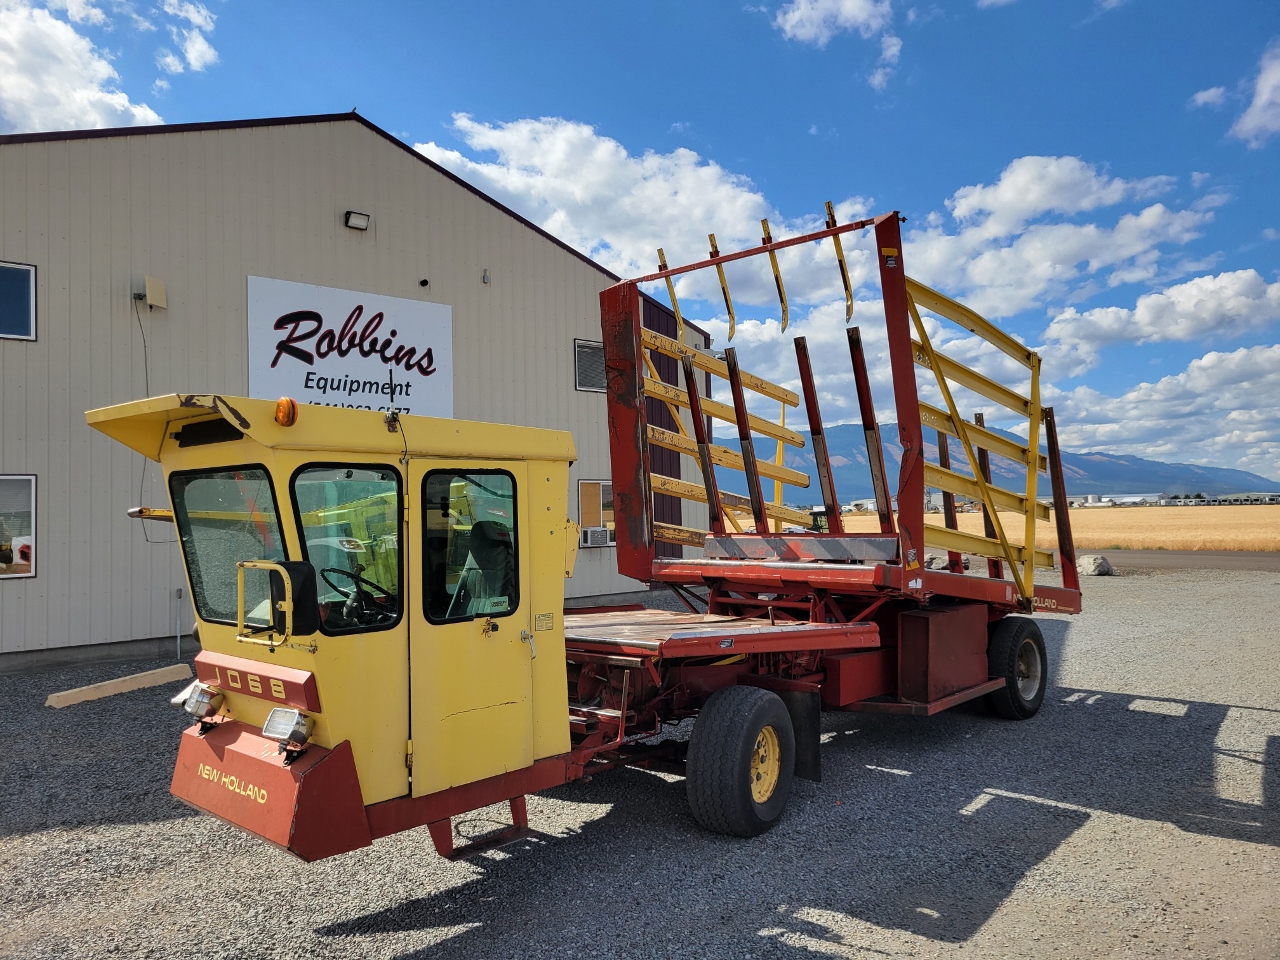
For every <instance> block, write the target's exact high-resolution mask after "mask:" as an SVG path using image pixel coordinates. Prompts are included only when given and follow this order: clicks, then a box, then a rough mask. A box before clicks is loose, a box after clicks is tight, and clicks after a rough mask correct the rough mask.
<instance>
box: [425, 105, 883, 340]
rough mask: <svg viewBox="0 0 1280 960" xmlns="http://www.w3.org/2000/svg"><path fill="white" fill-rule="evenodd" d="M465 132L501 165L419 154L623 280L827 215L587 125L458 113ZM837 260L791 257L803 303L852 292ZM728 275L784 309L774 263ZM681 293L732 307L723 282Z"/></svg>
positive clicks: (752, 297)
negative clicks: (638, 149)
mask: <svg viewBox="0 0 1280 960" xmlns="http://www.w3.org/2000/svg"><path fill="white" fill-rule="evenodd" d="M453 129H454V131H455V132H456V133H457V134H458V136H460V137H461V138H462V140H463V141H464V142H465V143H466V145H467V146H468V147H469V148H470V149H471V150H472V151H476V152H480V153H492V154H493V159H491V160H487V161H486V160H474V159H471V158H469V157H466V156H464V155H463V154H462V153H460V152H459V151H457V150H452V149H449V148H447V147H443V146H441V145H439V144H437V143H434V142H431V143H420V144H417V145H416V146H415V149H417V150H420V151H421V152H422V153H424V154H425V155H426V156H428V157H430V158H431V159H433V160H435V161H436V162H437V163H440V164H441V165H442V166H444V167H447V168H448V169H450V170H452V171H454V172H455V173H457V174H458V175H460V176H462V177H464V178H465V179H467V180H468V181H470V182H472V183H474V184H476V185H477V186H479V187H480V188H481V189H483V190H485V191H486V192H488V193H490V194H492V195H493V196H495V197H497V198H498V199H500V200H502V201H503V202H504V203H506V204H508V205H509V206H511V207H512V208H514V209H516V210H518V211H519V212H520V213H522V214H523V215H524V216H526V217H528V218H529V219H530V220H532V221H534V222H535V223H537V224H539V225H540V226H542V227H544V228H545V229H547V230H548V231H550V232H551V233H553V234H554V235H556V236H557V237H560V238H561V239H562V240H564V241H565V242H567V243H569V244H571V245H572V246H574V247H576V248H577V249H579V250H581V251H583V252H584V253H586V254H588V255H590V256H591V257H593V258H594V259H596V260H597V261H598V262H599V263H601V264H603V265H604V266H606V267H608V268H609V269H610V270H613V271H614V272H615V273H618V274H619V275H621V276H639V275H642V274H647V273H651V272H653V271H654V270H656V269H657V252H656V251H657V248H658V247H662V248H663V249H664V250H665V252H666V255H667V261H668V262H669V263H672V264H676V263H686V262H690V261H693V260H700V259H703V258H704V257H706V256H707V252H708V239H707V233H708V231H709V230H714V231H715V233H716V240H717V242H718V244H719V247H720V249H721V250H722V251H728V250H734V249H740V248H742V247H748V246H754V245H755V244H758V243H759V242H760V236H761V234H760V229H761V228H760V220H761V219H762V218H766V217H767V218H769V221H770V226H771V228H772V231H773V235H774V237H775V238H782V237H785V236H787V235H788V234H794V233H797V232H802V231H804V230H812V229H817V228H818V226H819V225H820V220H819V216H818V214H819V211H818V210H815V211H814V215H813V216H812V217H810V218H808V219H805V218H801V219H798V220H789V219H787V218H784V217H783V216H781V215H780V214H779V213H778V211H776V210H775V209H774V208H773V207H772V206H771V205H770V204H769V203H768V202H767V201H766V200H765V198H764V196H763V194H761V193H760V191H759V190H758V189H757V188H756V187H755V185H754V184H753V183H752V182H751V181H750V180H749V179H748V178H746V177H743V176H740V175H738V174H734V173H731V172H729V171H728V170H725V169H724V168H723V167H721V166H720V165H719V164H717V163H715V162H713V161H709V160H707V159H705V158H703V157H701V156H700V155H699V154H697V153H696V152H694V151H693V150H689V149H686V148H679V149H676V150H673V151H671V152H670V153H656V152H653V151H647V152H645V153H643V154H639V155H634V154H631V153H629V152H628V151H627V149H626V148H625V147H624V146H623V145H622V144H620V143H618V142H617V141H616V140H613V139H612V138H610V137H606V136H602V135H600V134H598V133H597V132H596V131H595V130H594V129H593V128H592V127H590V126H588V125H587V124H583V123H575V122H572V121H569V120H564V119H560V118H556V117H544V118H541V119H537V120H532V119H529V120H517V121H514V122H511V123H501V124H486V123H480V122H478V121H476V120H474V119H472V118H471V117H469V116H467V115H466V114H457V115H455V116H454V120H453ZM865 209H866V204H865V201H863V200H862V199H861V198H856V197H855V198H851V199H848V200H845V201H843V202H842V203H840V204H838V205H837V210H836V212H837V216H838V217H839V218H840V220H841V222H846V221H848V220H850V219H856V218H857V217H859V216H861V215H863V213H864V212H865ZM830 250H831V248H830V246H829V245H824V247H823V248H821V249H814V250H808V249H801V248H793V249H790V250H784V251H782V252H781V253H780V254H779V260H780V262H781V264H782V269H783V271H784V276H786V277H788V278H789V282H790V280H791V279H794V281H795V282H794V286H795V288H796V291H795V292H796V299H797V301H798V302H801V303H804V302H808V303H816V302H823V301H825V300H828V299H831V298H832V297H833V296H834V295H835V293H836V291H838V290H839V289H840V279H839V274H838V273H837V272H836V270H835V261H834V257H833V255H832V254H831V252H830ZM849 264H850V270H851V273H852V274H854V279H855V282H861V280H862V279H865V277H867V276H869V275H870V273H871V271H872V270H873V269H874V263H873V261H872V258H871V255H870V252H869V250H857V249H851V250H850V251H849ZM726 271H727V273H728V275H729V280H730V283H731V285H732V290H733V294H734V297H735V299H740V300H741V303H742V304H743V305H744V306H745V305H747V304H760V303H769V302H773V303H774V304H775V305H776V302H777V301H776V292H775V289H774V284H773V278H772V275H771V274H770V273H769V272H768V266H767V264H766V265H757V264H755V263H752V264H750V265H741V266H737V267H736V268H735V266H734V265H730V267H728V268H726ZM677 290H678V292H679V295H680V296H682V297H685V296H694V295H696V296H700V297H703V298H706V299H712V298H714V299H715V300H719V298H720V289H719V286H718V285H717V284H716V280H715V277H714V275H712V276H704V275H702V274H698V275H695V276H694V277H690V278H687V279H682V280H681V281H679V282H678V284H677ZM749 315H753V314H749V313H744V314H743V316H749Z"/></svg>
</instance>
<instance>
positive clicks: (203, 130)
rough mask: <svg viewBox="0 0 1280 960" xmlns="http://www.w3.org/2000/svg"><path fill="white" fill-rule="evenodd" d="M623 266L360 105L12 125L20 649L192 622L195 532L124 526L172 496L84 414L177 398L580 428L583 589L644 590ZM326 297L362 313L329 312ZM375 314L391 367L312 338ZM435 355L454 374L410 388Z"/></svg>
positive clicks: (11, 533)
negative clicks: (627, 450) (74, 127)
mask: <svg viewBox="0 0 1280 960" xmlns="http://www.w3.org/2000/svg"><path fill="white" fill-rule="evenodd" d="M616 279H617V278H616V277H614V276H613V275H612V274H611V273H610V272H609V271H607V270H605V269H604V268H603V267H601V266H600V265H599V264H597V263H595V262H593V261H592V260H591V259H589V258H588V257H586V256H584V255H583V254H581V253H579V252H578V251H576V250H574V249H572V248H571V247H569V246H568V245H566V244H565V243H563V242H561V241H559V240H557V239H556V238H555V237H553V236H551V235H550V234H548V233H546V232H545V231H543V230H541V229H540V228H538V227H537V226H535V225H534V224H532V223H530V222H529V221H527V220H525V219H524V218H522V217H520V216H519V215H518V214H516V213H514V212H513V211H511V210H509V209H508V208H506V207H504V206H503V205H502V204H500V203H498V202H497V201H495V200H494V199H492V198H491V197H488V196H486V195H485V194H483V193H481V192H480V191H478V190H477V189H475V188H474V187H472V186H471V185H469V184H467V183H465V182H464V181H462V180H460V179H459V178H458V177H456V176H454V175H453V174H451V173H449V172H448V171H446V170H444V169H443V168H441V167H440V166H438V165H436V164H434V163H432V162H431V161H430V160H428V159H427V158H425V157H424V156H422V155H421V154H419V153H417V152H416V151H414V150H413V149H412V148H411V147H409V146H408V145H407V144H405V143H402V142H401V141H399V140H397V139H396V138H395V137H393V136H391V135H390V134H388V133H387V132H385V131H383V130H381V129H379V128H378V127H377V126H375V125H373V124H372V123H370V122H369V121H367V120H365V119H364V118H363V117H360V116H358V115H357V114H354V113H351V114H336V115H325V116H309V117H291V118H283V119H269V120H253V121H245V122H226V123H201V124H181V125H171V126H156V127H134V128H123V129H111V130H92V131H76V132H66V133H47V134H20V135H11V136H2V137H0V654H4V653H11V652H17V651H33V650H42V649H47V648H56V647H68V646H76V645H82V644H99V643H109V642H117V641H125V640H133V639H143V638H154V637H163V636H169V637H172V636H174V634H175V632H176V631H182V632H185V631H189V629H190V625H191V622H192V621H191V614H190V609H189V602H188V601H187V600H186V599H185V598H183V597H182V596H180V591H183V588H184V587H185V584H184V580H183V573H182V567H181V564H180V560H179V556H178V552H177V551H178V548H177V546H176V543H175V535H174V530H173V528H172V526H171V525H169V524H163V523H157V522H153V521H136V520H131V519H129V518H128V517H127V515H126V510H127V509H128V508H129V507H132V506H136V505H156V506H164V505H165V504H166V502H167V495H166V492H165V490H164V487H163V482H162V478H161V477H160V475H159V472H158V469H157V468H156V466H155V465H154V464H151V465H150V466H148V465H147V464H146V463H145V462H144V461H143V460H142V458H141V457H139V456H138V455H137V454H132V453H130V452H129V451H127V450H125V449H124V448H123V447H121V446H120V445H118V444H113V443H111V442H110V441H109V440H107V439H106V438H104V437H102V436H100V435H98V434H95V433H93V432H92V431H90V430H89V429H88V427H87V426H86V425H85V421H84V411H85V410H87V409H90V408H93V407H100V406H104V405H108V404H113V403H120V402H124V401H127V400H132V399H136V398H139V397H142V396H145V395H160V394H166V393H174V392H179V391H181V392H200V393H219V394H228V395H258V396H264V397H267V398H268V399H273V398H274V397H275V396H279V395H281V394H282V393H285V392H286V390H287V391H288V392H289V394H290V395H293V396H295V398H296V399H298V400H299V401H300V402H304V401H313V402H339V403H358V404H361V405H370V404H376V403H377V402H378V401H379V400H381V401H382V402H383V403H386V402H387V396H388V391H390V396H391V398H392V399H393V400H394V401H395V403H397V404H399V403H404V404H405V409H409V410H410V411H411V412H413V413H428V414H430V415H437V416H439V415H451V416H453V417H456V418H458V419H468V420H487V421H494V422H505V423H514V424H523V425H528V426H539V427H555V428H559V429H568V430H571V431H572V433H573V436H574V439H575V442H576V444H577V454H578V460H577V462H576V464H575V466H574V468H573V471H572V477H571V484H572V488H571V491H570V503H571V505H573V506H571V509H580V510H581V515H580V517H579V518H578V519H580V521H581V522H583V523H584V525H585V526H588V527H595V528H597V529H596V530H594V531H591V532H589V534H588V535H587V536H584V539H590V540H591V542H592V543H593V545H598V548H595V549H592V548H587V549H583V550H582V551H581V552H580V554H579V560H578V564H577V572H576V573H575V575H574V577H573V579H572V581H571V582H570V583H569V584H568V585H567V587H568V595H569V596H572V597H580V596H592V595H599V594H607V593H615V592H623V591H628V590H634V589H637V588H638V587H639V585H638V584H637V583H636V582H635V581H633V580H629V579H627V578H624V577H622V576H620V575H619V574H618V573H617V571H616V568H615V560H614V551H613V550H612V549H608V547H607V544H608V542H609V539H610V537H609V534H608V530H607V528H608V526H609V524H610V521H611V488H610V487H609V486H608V481H609V479H610V474H609V447H608V437H607V432H606V431H607V427H606V416H605V397H604V394H603V386H604V382H603V378H604V366H603V356H602V354H601V352H600V349H599V341H600V310H599V300H598V295H599V292H600V291H601V290H602V289H603V288H605V287H607V286H609V285H611V284H612V283H613V282H615V281H616ZM304 285H305V286H304ZM320 302H323V303H325V304H328V305H329V307H328V308H327V309H330V310H337V311H339V312H338V313H334V314H332V315H328V314H326V315H325V316H323V318H322V319H321V320H320V321H316V320H313V319H309V317H310V314H315V315H316V316H317V317H319V316H320V314H321V313H323V310H321V309H320V308H318V307H317V306H316V303H320ZM352 305H354V306H352ZM348 307H350V310H351V312H350V313H348ZM357 307H358V308H359V309H361V310H365V314H364V315H363V316H361V315H360V314H359V313H357V312H356V308H357ZM375 307H376V308H377V310H378V316H379V317H381V316H382V315H383V313H384V312H385V314H386V316H387V317H390V318H391V319H390V321H388V322H387V325H386V326H384V327H382V328H381V329H380V331H378V333H379V335H381V336H382V337H383V341H382V343H383V350H382V361H383V363H382V365H381V366H378V368H377V369H378V370H379V371H385V372H382V373H380V374H378V375H374V374H373V373H370V372H368V369H367V365H366V369H365V372H363V373H361V372H360V371H359V370H356V371H355V375H349V373H348V372H343V373H342V376H341V377H338V376H336V374H337V373H338V371H337V370H336V368H335V369H334V371H333V372H334V374H335V375H334V376H328V377H325V376H324V375H323V374H322V373H321V368H322V365H321V364H320V363H319V359H318V358H322V357H324V354H325V351H324V347H323V346H322V345H321V346H318V345H319V344H321V341H322V340H323V338H324V336H325V334H324V333H320V335H319V336H314V334H315V333H317V332H319V331H320V330H321V329H322V327H324V329H327V330H330V331H332V334H331V339H330V341H329V347H330V352H332V347H333V344H334V343H335V342H341V341H342V337H343V336H344V333H346V334H348V338H347V339H348V344H347V346H348V348H349V349H350V348H351V347H352V346H359V347H360V348H361V351H358V352H362V349H363V346H364V345H365V341H364V339H363V337H364V334H363V333H362V334H361V340H360V343H359V344H358V345H357V344H356V343H355V338H356V335H357V332H358V331H365V332H367V329H366V328H367V326H368V325H369V324H370V323H372V321H371V320H370V316H371V315H372V314H373V312H374V308H375ZM366 308H367V309H366ZM289 310H292V311H293V312H289V313H287V315H286V313H282V312H281V311H289ZM397 311H399V314H397ZM308 312H309V313H308ZM647 312H648V313H652V316H653V321H652V322H653V324H654V325H655V326H660V327H665V326H667V325H668V324H670V325H674V318H673V317H672V316H671V314H670V313H669V312H668V311H667V310H666V309H665V308H663V307H661V306H660V305H658V304H657V303H651V304H650V310H649V311H647ZM304 313H306V314H307V316H305V317H304V316H302V315H303V314H304ZM397 315H400V317H401V321H402V322H401V324H400V326H401V327H403V328H404V329H395V328H394V324H395V322H396V316H397ZM352 316H355V317H356V320H354V321H352V320H351V317H352ZM287 317H293V318H294V320H293V321H291V322H292V326H290V321H288V320H287ZM299 317H302V319H298V318H299ZM273 320H274V321H275V322H274V324H273V323H272V321H273ZM646 322H648V321H646ZM344 323H345V324H346V325H345V326H343V324H344ZM307 324H310V325H307ZM374 329H375V330H376V331H377V330H378V328H377V326H376V324H375V325H374ZM300 331H301V332H300ZM424 331H426V332H424ZM308 332H310V333H311V334H313V336H312V337H311V340H310V342H309V343H306V344H302V343H301V340H305V339H306V336H305V335H304V334H306V333H308ZM664 332H666V331H665V330H664ZM334 335H336V336H334ZM697 335H698V337H699V345H703V346H709V341H708V340H706V338H705V335H703V334H702V333H701V331H697ZM264 337H265V338H267V339H264ZM415 337H418V338H419V339H418V340H415V339H414V338H415ZM423 337H425V338H427V339H426V340H423V339H421V338H423ZM290 338H293V340H294V341H295V343H294V347H296V348H297V350H298V351H301V352H305V353H307V355H308V356H311V357H312V360H311V361H304V362H305V363H309V364H311V366H310V367H307V366H302V365H299V363H298V362H296V361H298V359H299V358H298V356H296V355H293V354H291V353H290V349H289V348H288V347H284V348H282V347H281V344H282V343H284V341H286V340H289V339H290ZM394 338H398V339H394ZM393 339H394V345H395V347H396V349H395V350H394V351H393V352H392V353H391V354H388V353H387V350H388V349H389V348H390V345H391V344H392V343H393ZM691 339H692V337H691ZM428 341H430V342H429V343H428ZM377 343H378V340H377V338H376V336H375V337H374V339H373V344H374V345H375V346H376V344H377ZM304 346H305V347H308V348H310V349H308V350H305V351H303V350H302V348H303V347H304ZM273 347H274V349H273ZM428 347H431V348H432V349H433V351H434V352H433V353H431V354H428ZM400 348H405V349H408V348H412V349H411V350H409V353H408V354H407V361H406V362H398V361H399V359H401V358H402V354H403V353H404V350H402V349H400ZM264 350H265V352H264ZM375 352H376V351H375ZM415 354H416V356H417V361H418V362H419V370H418V371H417V372H418V373H421V372H423V371H425V370H427V369H428V366H429V367H430V370H431V373H432V374H434V375H435V379H428V380H424V381H422V382H421V384H420V386H419V392H418V394H414V395H413V397H412V398H407V397H402V394H401V392H400V391H408V390H409V389H410V387H409V386H407V385H406V383H408V381H409V380H412V379H413V378H412V377H410V376H409V373H410V372H412V371H408V367H409V366H411V365H412V361H414V358H415ZM343 356H344V357H346V354H345V353H344V354H343ZM428 356H430V360H428V359H427V358H428ZM392 357H394V358H396V359H397V363H395V364H393V363H392V362H391V359H390V358H392ZM348 359H349V360H352V361H354V360H357V359H359V358H356V357H354V356H353V357H351V358H348ZM273 361H274V363H273ZM377 361H378V358H377V357H376V356H374V357H373V362H374V363H375V365H376V364H377ZM424 362H425V364H426V365H423V364H424ZM672 366H674V365H672ZM313 368H314V369H313ZM344 370H345V368H344ZM674 372H675V371H674V369H672V370H668V371H664V379H665V378H667V376H669V375H674ZM286 373H287V374H288V377H293V379H292V380H289V379H288V378H287V377H286ZM388 376H390V378H391V379H390V381H389V382H388V385H387V386H386V387H384V385H383V379H384V378H386V377H388ZM397 376H399V378H400V381H399V383H397V382H396V380H395V378H396V377H397ZM308 377H309V378H308ZM322 378H323V379H324V380H325V385H324V390H322V391H321V392H319V393H317V392H316V390H315V388H316V387H318V386H320V380H321V379H322ZM304 383H305V384H306V386H305V388H304V386H303V384H304ZM291 384H292V385H293V386H291ZM335 384H337V389H334V385H335ZM295 386H296V388H297V389H295V388H294V387H295ZM273 391H276V392H274V393H273ZM419 395H422V403H425V404H426V406H425V408H424V407H421V406H413V404H417V403H418V402H419ZM375 408H376V407H375ZM677 459H678V458H677ZM675 509H678V502H677V505H676V507H675ZM686 509H687V507H686ZM600 528H604V530H603V532H602V530H601V529H600Z"/></svg>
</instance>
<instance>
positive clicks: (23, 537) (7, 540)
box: [0, 474, 36, 579]
mask: <svg viewBox="0 0 1280 960" xmlns="http://www.w3.org/2000/svg"><path fill="white" fill-rule="evenodd" d="M35 575H36V478H35V477H33V476H30V475H14V474H7V475H0V579H4V578H10V577H34V576H35Z"/></svg>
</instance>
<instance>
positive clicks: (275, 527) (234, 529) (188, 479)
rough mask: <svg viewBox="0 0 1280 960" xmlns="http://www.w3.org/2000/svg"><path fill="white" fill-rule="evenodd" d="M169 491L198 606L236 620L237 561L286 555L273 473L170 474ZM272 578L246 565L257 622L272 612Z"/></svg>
mask: <svg viewBox="0 0 1280 960" xmlns="http://www.w3.org/2000/svg"><path fill="white" fill-rule="evenodd" d="M169 496H170V497H171V498H172V500H173V516H174V519H175V520H176V521H177V524H178V534H179V536H180V537H181V539H182V554H183V556H184V557H185V558H186V561H187V569H188V571H189V573H190V574H191V594H192V599H193V600H194V601H195V604H196V611H197V612H198V613H199V614H200V618H201V619H202V620H209V621H213V622H217V623H235V622H236V563H237V561H240V560H284V559H285V550H284V541H283V540H282V539H281V537H280V516H279V513H278V511H277V510H276V499H275V492H274V491H273V490H272V488H271V477H270V476H269V475H268V473H267V471H266V468H265V467H262V466H244V467H231V468H229V469H226V470H190V471H187V472H185V473H175V474H173V475H172V476H170V477H169ZM267 583H268V581H267V574H266V572H265V571H262V570H246V571H245V578H244V606H245V619H246V620H247V621H248V622H249V623H250V624H252V625H253V626H255V627H260V626H265V625H266V623H267V621H268V619H269V617H270V603H269V600H268V597H267V592H268V587H267Z"/></svg>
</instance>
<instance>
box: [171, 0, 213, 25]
mask: <svg viewBox="0 0 1280 960" xmlns="http://www.w3.org/2000/svg"><path fill="white" fill-rule="evenodd" d="M163 7H164V12H165V13H167V14H169V16H171V17H176V18H178V19H179V20H185V21H187V23H189V24H191V25H192V26H193V27H196V28H198V29H200V30H204V31H209V30H212V29H213V22H214V21H215V20H217V19H218V18H217V17H216V16H215V15H214V14H212V13H210V12H209V8H208V7H206V6H205V5H204V4H203V3H188V2H186V0H164V4H163Z"/></svg>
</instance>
